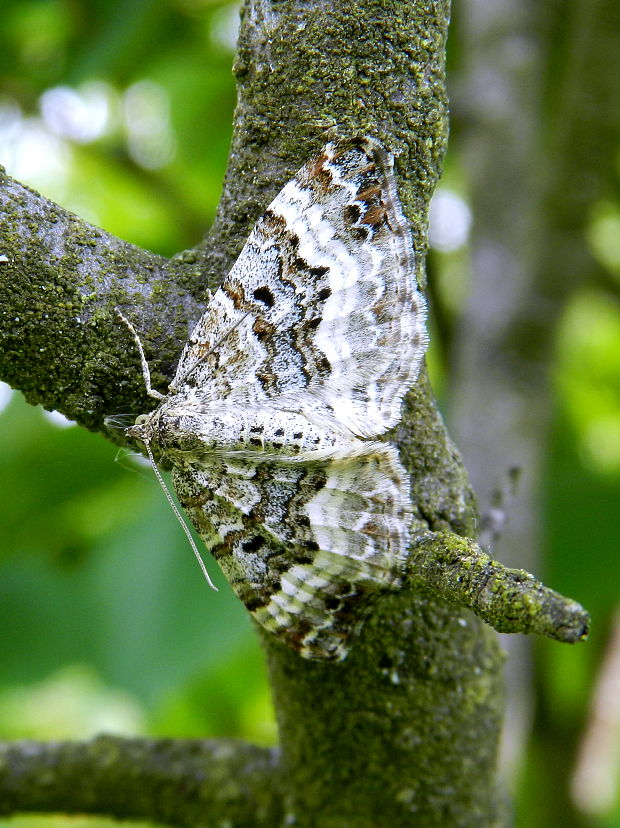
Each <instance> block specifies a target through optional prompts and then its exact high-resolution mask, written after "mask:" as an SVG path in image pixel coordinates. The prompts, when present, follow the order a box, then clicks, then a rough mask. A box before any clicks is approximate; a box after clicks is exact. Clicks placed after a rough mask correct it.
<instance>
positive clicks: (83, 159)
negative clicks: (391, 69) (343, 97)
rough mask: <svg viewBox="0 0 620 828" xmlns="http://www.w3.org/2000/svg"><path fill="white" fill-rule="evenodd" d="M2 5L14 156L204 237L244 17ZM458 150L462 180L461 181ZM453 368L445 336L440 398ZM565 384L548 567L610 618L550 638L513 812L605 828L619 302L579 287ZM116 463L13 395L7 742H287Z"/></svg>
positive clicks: (247, 630) (2, 705)
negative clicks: (170, 738)
mask: <svg viewBox="0 0 620 828" xmlns="http://www.w3.org/2000/svg"><path fill="white" fill-rule="evenodd" d="M1 14H2V25H1V26H0V162H2V163H3V164H5V165H6V166H7V169H8V171H9V172H10V173H12V174H14V175H15V176H16V177H17V178H20V179H21V180H23V181H25V182H26V183H29V184H31V185H32V186H34V187H35V188H37V189H40V190H41V191H42V192H43V193H44V194H45V195H47V196H49V197H51V198H53V199H55V200H57V201H59V202H60V203H61V204H63V206H66V207H69V208H70V209H73V210H75V211H76V212H77V213H79V214H80V215H81V216H83V217H85V218H87V219H88V220H90V221H92V222H94V223H96V224H99V225H101V226H103V227H104V228H105V229H107V230H109V231H110V232H112V233H115V234H117V235H120V236H121V237H123V238H125V239H127V240H129V241H132V242H134V243H136V244H139V245H141V246H145V247H148V248H150V249H152V250H155V251H157V252H160V253H162V254H166V255H168V254H172V253H175V252H177V251H178V250H180V249H182V248H184V247H187V246H190V245H192V244H193V243H195V242H196V241H197V240H198V239H199V238H200V236H201V234H202V233H203V232H204V230H205V229H206V228H207V227H208V225H209V222H210V221H211V219H212V217H213V215H214V210H215V207H216V204H217V200H218V196H219V192H220V187H221V181H222V177H223V173H224V169H225V164H226V155H227V149H228V144H229V140H230V132H231V123H232V114H233V108H234V102H235V90H234V84H233V80H232V75H231V62H232V58H233V43H234V24H235V19H236V16H237V8H236V6H235V5H234V4H227V3H223V2H218V1H217V0H212V1H211V0H176V2H170V3H164V2H158V1H157V0H130V2H125V3H122V4H121V3H118V2H110V0H95V2H92V0H91V1H90V2H86V0H72V1H71V2H69V0H66V1H65V2H63V1H62V0H25V1H22V2H19V3H18V2H5V3H4V4H3V5H2V11H1ZM453 70H454V71H458V67H453ZM451 152H452V158H451V159H450V161H449V165H448V170H449V176H448V179H447V181H448V185H449V186H453V188H455V189H456V190H458V189H459V186H460V185H459V175H458V168H459V159H458V147H452V149H451ZM618 228H620V209H619V207H618V205H617V204H616V203H614V202H606V203H605V204H601V205H600V208H598V209H597V210H595V211H594V212H593V215H592V219H591V224H590V230H589V242H590V244H591V247H592V250H593V252H594V253H595V255H596V256H597V257H598V259H599V261H600V262H601V263H602V264H603V266H604V267H606V268H607V269H608V271H609V274H610V279H611V280H616V281H617V279H618V273H620V264H619V262H620V257H619V253H618V251H619V249H620V246H619V243H618V238H619V235H618ZM465 261H466V256H465V255H464V253H463V248H461V249H460V250H457V251H456V252H453V253H444V254H441V255H438V256H437V258H436V260H435V264H434V267H435V269H436V270H437V271H438V272H437V286H436V287H437V290H436V292H437V302H438V303H439V305H441V307H438V308H437V312H438V313H439V312H440V311H443V314H444V317H446V318H447V319H450V318H453V317H454V316H455V315H456V314H457V313H458V306H457V305H458V303H456V305H455V302H454V296H462V295H463V293H464V291H465V290H466V284H465V283H461V285H460V287H459V286H458V285H457V287H456V289H455V288H454V279H455V278H456V279H458V273H459V272H460V273H461V274H462V272H464V270H465ZM451 280H452V281H451ZM449 284H451V285H452V286H451V287H450V288H449V289H447V288H446V285H449ZM443 359H444V355H443V354H442V352H441V348H440V347H437V345H435V347H434V349H433V351H432V353H431V367H432V369H433V373H434V375H435V378H436V385H437V386H438V387H441V385H442V383H443V381H444V374H443V372H442V360H443ZM554 379H555V388H556V392H557V397H556V415H555V421H554V423H553V427H552V430H551V431H552V440H551V443H550V446H549V456H548V458H547V489H546V496H545V503H544V504H542V507H543V510H544V511H545V514H546V516H547V517H546V521H547V523H546V540H545V547H546V548H545V553H546V557H545V566H546V572H544V573H537V574H539V575H542V576H544V578H545V580H546V581H547V583H549V585H551V586H553V587H554V588H556V589H558V590H559V591H561V592H563V593H565V594H567V595H570V596H572V597H574V598H575V599H577V600H579V601H581V602H582V603H584V604H585V605H586V606H587V607H588V608H589V609H590V610H591V612H592V614H593V621H594V623H593V634H592V639H591V642H590V644H589V645H588V646H587V647H584V646H580V647H574V648H570V647H566V646H561V645H559V644H555V643H551V642H546V641H545V642H538V643H537V645H536V668H537V669H536V685H537V688H536V689H537V697H538V708H537V722H536V728H535V729H534V736H533V737H532V744H531V748H530V753H529V754H528V757H527V760H526V762H525V766H524V772H523V774H522V779H521V780H520V782H519V788H518V797H517V804H518V807H517V811H518V814H519V818H518V821H519V825H523V826H528V828H532V826H541V828H542V826H553V825H562V826H563V828H568V826H592V828H611V826H620V813H619V811H618V803H617V798H616V801H615V802H612V803H611V804H609V805H608V806H607V807H606V808H605V809H603V810H602V811H601V812H600V813H599V814H598V815H597V814H593V815H590V816H588V815H586V814H585V813H583V812H580V811H579V809H578V808H576V807H575V806H574V804H571V799H570V795H569V782H570V776H571V773H572V768H573V767H574V763H575V758H576V752H577V748H578V744H579V742H580V739H581V738H582V735H583V731H584V728H585V726H586V723H587V721H588V716H589V714H588V709H589V705H590V703H591V701H592V693H593V685H594V682H595V679H596V676H597V675H598V673H599V671H600V668H601V663H602V662H603V659H604V653H605V648H606V646H607V640H608V637H609V634H610V625H611V619H612V617H613V613H614V610H615V609H616V607H617V604H618V583H620V557H619V556H618V554H617V552H618V540H619V534H620V533H619V531H618V530H619V528H620V509H619V503H620V390H619V389H620V312H619V308H618V303H617V301H612V300H610V298H609V294H607V293H605V292H604V291H603V290H601V289H599V288H597V287H592V288H590V289H587V290H584V291H583V293H581V294H579V295H576V296H575V297H574V299H573V301H572V303H571V305H570V307H569V308H568V309H567V312H566V314H565V317H564V319H563V320H562V322H561V325H560V326H559V329H558V338H557V355H556V370H555V378H554ZM442 393H444V394H445V393H446V391H445V390H443V392H442ZM119 413H123V414H125V413H129V414H131V415H136V414H139V413H141V412H138V411H135V412H119ZM116 455H117V452H116V449H115V448H114V447H112V446H111V445H108V444H107V443H106V442H105V441H104V440H103V439H102V438H101V437H98V436H95V435H92V434H89V433H86V432H84V431H82V430H80V429H78V428H76V427H64V426H63V425H59V424H57V423H55V422H53V421H51V420H50V419H48V418H46V417H45V416H44V414H43V412H42V411H40V410H38V409H34V408H31V407H28V406H27V405H26V404H25V403H24V402H23V400H22V399H21V397H20V395H19V394H14V395H13V396H12V398H11V399H10V401H9V403H8V405H7V406H6V407H5V408H4V410H3V411H2V413H0V498H1V502H2V503H3V504H4V507H3V509H2V510H1V511H0V607H1V608H2V610H1V613H0V738H17V737H22V736H23V737H35V738H52V737H85V736H87V735H89V734H91V733H93V732H96V731H98V730H107V731H114V732H134V733H135V732H142V733H152V734H166V735H180V736H182V735H191V736H201V735H208V736H217V735H227V736H238V737H242V738H249V739H252V740H255V741H258V742H260V743H263V744H266V743H271V742H273V741H274V739H275V726H274V721H273V713H272V710H271V706H270V701H269V696H268V689H267V683H266V676H265V668H264V665H263V663H262V659H261V655H260V652H259V650H258V647H257V644H256V641H255V638H254V635H253V631H252V629H251V625H250V623H249V621H248V618H247V616H246V614H245V612H244V611H243V610H242V608H241V606H240V605H239V603H238V601H237V600H236V599H235V597H234V596H233V595H232V593H231V591H230V589H229V588H228V586H227V584H226V583H225V581H224V579H223V578H222V577H221V576H220V574H219V572H218V571H217V568H216V566H215V565H214V564H213V563H211V564H210V566H209V568H210V571H211V574H212V575H213V576H214V578H215V580H216V582H217V584H218V586H219V588H220V592H219V593H217V594H216V593H213V592H212V591H211V590H209V588H208V586H207V585H206V583H205V582H204V581H203V579H202V577H201V575H200V571H199V569H198V567H197V565H196V562H195V560H194V558H193V556H192V554H191V550H190V549H189V547H188V546H187V543H186V541H185V538H184V536H183V533H182V532H181V530H180V528H179V527H178V525H177V523H176V521H175V518H174V516H173V514H172V512H171V510H170V509H169V508H168V506H167V504H166V502H165V500H164V497H163V495H162V493H161V491H160V490H159V488H158V487H157V484H156V482H155V480H154V478H153V475H152V473H150V470H148V469H147V468H144V467H143V466H141V465H140V464H138V463H136V462H135V461H134V460H132V459H131V458H129V457H127V456H124V457H123V456H121V457H117V456H116ZM610 770H611V772H612V773H615V774H616V781H617V776H618V768H617V767H616V768H615V769H613V768H612V769H610ZM81 822H82V821H81V820H80V821H76V820H72V821H71V822H70V824H71V825H72V826H73V827H74V828H75V827H76V826H80V825H81ZM0 824H4V823H0ZM10 824H11V825H22V826H35V825H39V824H41V825H42V826H46V827H48V826H50V825H54V826H64V825H65V824H67V823H65V822H64V821H62V820H59V819H52V818H49V819H39V818H37V819H35V818H24V819H20V820H14V821H12V822H11V823H10ZM84 824H85V825H89V826H92V825H97V826H101V825H104V824H105V825H107V824H108V823H103V822H101V821H99V820H85V821H84ZM447 828H448V827H447Z"/></svg>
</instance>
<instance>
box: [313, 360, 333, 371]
mask: <svg viewBox="0 0 620 828" xmlns="http://www.w3.org/2000/svg"><path fill="white" fill-rule="evenodd" d="M316 365H317V368H318V369H319V371H321V372H322V373H324V374H328V373H329V372H330V371H331V370H332V365H331V362H330V361H329V360H328V359H327V357H321V358H320V359H317V362H316Z"/></svg>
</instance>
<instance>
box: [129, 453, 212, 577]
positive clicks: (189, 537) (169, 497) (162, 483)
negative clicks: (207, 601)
mask: <svg viewBox="0 0 620 828" xmlns="http://www.w3.org/2000/svg"><path fill="white" fill-rule="evenodd" d="M144 445H145V446H146V450H147V452H148V455H149V460H150V461H151V466H152V467H153V471H154V472H155V477H156V478H157V480H158V481H159V485H160V486H161V487H162V489H163V491H164V494H165V495H166V500H167V501H168V503H169V504H170V505H171V506H172V511H173V512H174V514H175V515H176V518H177V520H178V521H179V523H180V524H181V526H182V527H183V531H184V532H185V535H186V537H187V540H188V541H189V544H190V546H191V547H192V549H193V551H194V555H195V556H196V560H197V561H198V563H199V564H200V568H201V569H202V574H203V575H204V576H205V578H206V579H207V583H208V584H209V586H210V587H211V589H214V590H215V591H216V592H219V590H218V588H217V587H216V586H215V584H214V583H213V581H212V580H211V578H210V577H209V573H208V572H207V567H206V566H205V563H204V561H203V560H202V558H201V557H200V552H199V551H198V547H197V546H196V544H195V543H194V539H193V537H192V535H191V532H190V531H189V528H188V526H187V524H186V523H185V521H184V520H183V517H182V515H181V513H180V512H179V510H178V509H177V505H176V503H175V502H174V500H173V499H172V495H171V494H170V492H169V491H168V487H167V486H166V483H165V481H164V478H163V477H162V476H161V472H160V471H159V469H158V468H157V463H156V462H155V458H154V457H153V452H152V451H151V447H150V445H149V444H148V443H147V442H145V443H144Z"/></svg>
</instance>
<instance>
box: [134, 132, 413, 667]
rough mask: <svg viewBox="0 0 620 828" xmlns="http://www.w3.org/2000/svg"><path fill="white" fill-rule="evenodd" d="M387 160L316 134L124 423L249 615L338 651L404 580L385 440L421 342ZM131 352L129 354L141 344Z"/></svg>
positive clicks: (403, 545) (405, 499)
mask: <svg viewBox="0 0 620 828" xmlns="http://www.w3.org/2000/svg"><path fill="white" fill-rule="evenodd" d="M392 167H393V158H392V156H391V155H390V154H389V153H388V152H387V151H386V150H385V149H384V148H383V146H382V145H381V144H380V143H379V142H378V141H377V140H375V139H373V138H370V137H356V138H351V139H346V140H339V141H334V142H331V143H328V144H327V145H326V146H325V147H324V148H323V150H322V151H321V152H320V154H319V155H318V156H317V157H315V158H313V159H312V160H311V161H309V162H308V163H307V164H305V165H304V166H303V167H302V168H301V169H300V170H299V171H298V172H297V174H296V175H295V177H294V178H293V179H292V180H291V181H289V182H288V184H286V186H285V187H284V188H283V189H282V190H281V192H280V193H279V194H278V195H277V196H276V198H275V199H274V200H273V201H272V203H271V204H270V205H269V207H268V208H267V210H266V211H265V213H264V214H263V215H262V217H261V218H260V219H259V220H258V222H257V223H256V225H255V226H254V228H253V230H252V232H251V234H250V236H249V238H248V240H247V242H246V244H245V246H244V247H243V249H242V251H241V254H240V255H239V258H238V259H237V261H236V263H235V264H234V266H233V268H232V270H231V271H230V273H229V274H228V276H227V277H226V279H225V281H224V283H223V284H222V286H221V287H220V288H219V289H218V290H217V291H216V293H215V294H214V295H213V297H212V299H211V300H210V302H209V304H208V306H207V308H206V311H205V313H204V315H203V316H202V318H201V319H200V321H199V322H198V324H197V325H196V327H195V329H194V331H193V333H192V334H191V336H190V339H189V341H188V342H187V344H186V345H185V347H184V349H183V352H182V355H181V358H180V361H179V364H178V367H177V371H176V375H175V377H174V379H173V381H172V383H171V384H170V387H169V390H168V393H167V394H166V395H162V394H158V392H155V391H153V392H152V393H153V395H154V396H157V397H158V399H159V405H158V407H157V408H156V409H155V410H154V411H153V412H151V413H150V414H146V415H141V416H140V417H139V418H138V419H137V420H136V425H134V426H132V427H131V428H129V429H128V430H127V433H128V435H129V436H131V437H133V438H137V439H140V440H142V441H143V442H144V443H145V444H146V445H147V447H148V448H149V450H151V449H152V450H155V451H156V452H158V453H159V454H160V455H163V456H165V457H166V458H167V459H168V461H169V462H170V463H171V465H172V480H173V485H174V489H175V491H176V494H177V496H178V499H179V502H180V504H181V505H182V507H183V509H184V510H185V511H186V513H187V514H188V515H189V517H190V519H191V521H192V523H193V525H194V526H195V527H196V529H197V531H198V533H199V534H200V536H201V538H202V540H203V541H204V543H205V546H206V548H207V549H208V550H209V551H210V552H211V553H212V554H213V555H214V557H215V558H216V559H217V561H218V562H219V564H220V566H221V568H222V570H223V571H224V573H225V575H226V576H227V578H228V580H229V581H230V583H231V584H232V586H233V588H234V590H235V592H236V593H237V595H238V596H239V598H240V599H241V600H242V601H243V602H244V604H245V605H246V607H247V609H248V610H249V611H250V613H251V614H252V616H253V617H254V618H255V619H256V621H257V622H258V623H259V624H260V625H262V626H263V627H264V628H265V629H266V630H268V631H269V632H270V633H272V634H273V635H275V636H276V637H277V638H278V639H279V640H280V641H281V642H282V643H284V644H286V645H288V646H289V647H292V648H293V649H295V650H296V651H297V652H299V653H300V654H301V655H302V656H303V657H305V658H310V659H318V660H324V661H338V660H341V659H343V658H344V657H345V656H346V655H347V653H348V651H349V649H350V647H351V642H352V638H353V636H354V634H355V632H356V630H357V629H358V628H359V626H360V624H361V622H362V620H363V616H364V613H365V611H366V609H367V607H368V605H369V603H370V602H371V601H372V600H373V598H375V597H376V596H377V595H378V593H379V592H380V591H382V590H385V589H389V588H395V587H397V586H398V585H399V583H400V581H401V578H402V570H403V565H404V562H405V559H406V556H407V548H408V543H409V524H410V522H411V517H412V515H411V506H410V493H409V478H408V476H407V473H406V472H405V470H404V468H403V466H402V465H401V463H400V460H399V458H398V453H397V451H396V449H395V448H394V446H392V445H391V444H390V443H388V442H386V441H383V440H379V439H377V438H379V437H380V436H381V435H383V434H385V432H387V431H388V430H389V429H391V428H392V427H393V426H395V425H396V424H397V423H398V422H399V420H400V418H401V407H402V401H403V397H404V395H405V393H406V391H407V390H408V388H409V387H410V386H411V385H412V384H413V383H414V382H415V380H416V378H417V375H418V372H419V368H420V364H421V362H422V359H423V356H424V352H425V350H426V346H427V334H426V327H425V319H426V305H425V301H424V297H423V295H422V294H421V292H420V291H419V290H418V288H417V285H416V281H415V273H414V253H413V246H412V240H411V235H410V231H409V227H408V224H407V221H406V220H405V217H404V215H403V212H402V208H401V205H400V202H399V199H398V194H397V190H396V184H395V180H394V175H393V170H392ZM142 358H143V367H144V365H145V360H144V357H143V355H142Z"/></svg>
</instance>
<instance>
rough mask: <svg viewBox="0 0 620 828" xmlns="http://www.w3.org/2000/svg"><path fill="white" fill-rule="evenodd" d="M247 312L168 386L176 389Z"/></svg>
mask: <svg viewBox="0 0 620 828" xmlns="http://www.w3.org/2000/svg"><path fill="white" fill-rule="evenodd" d="M249 314H250V311H246V312H245V313H244V314H243V316H242V317H241V319H238V320H237V321H236V322H235V324H234V325H231V326H230V328H228V330H227V331H225V332H224V333H223V334H222V335H221V336H220V338H219V339H218V340H217V341H216V342H215V344H214V345H212V346H211V347H210V348H209V350H208V351H207V352H206V354H201V355H200V357H199V358H198V359H197V360H196V362H195V363H194V364H193V365H192V366H191V367H190V368H189V369H188V370H187V371H186V372H185V373H184V374H181V376H180V377H179V378H178V379H176V378H175V380H174V382H175V384H174V385H171V386H170V388H175V389H176V388H178V386H179V385H180V384H181V383H182V382H185V380H186V379H187V378H188V377H189V375H190V374H191V373H192V372H193V371H195V369H196V368H197V367H198V366H199V365H200V363H201V362H203V361H204V360H205V359H206V358H207V357H208V356H209V355H210V354H212V353H213V351H215V349H216V348H219V346H220V345H221V344H222V342H223V341H224V340H225V339H226V337H228V336H230V335H231V333H232V332H233V331H234V330H235V328H238V327H239V325H240V324H241V323H242V322H243V320H244V319H245V318H246V316H248V315H249Z"/></svg>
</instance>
